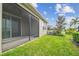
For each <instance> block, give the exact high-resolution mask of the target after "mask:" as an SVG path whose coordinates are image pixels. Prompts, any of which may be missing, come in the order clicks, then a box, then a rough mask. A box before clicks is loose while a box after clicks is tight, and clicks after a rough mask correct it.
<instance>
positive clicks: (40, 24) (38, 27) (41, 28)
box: [0, 4, 47, 52]
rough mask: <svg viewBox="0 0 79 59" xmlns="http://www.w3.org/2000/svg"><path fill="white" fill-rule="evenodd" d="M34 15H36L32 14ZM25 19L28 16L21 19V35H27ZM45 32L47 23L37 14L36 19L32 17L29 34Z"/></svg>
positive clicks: (0, 49) (0, 6)
mask: <svg viewBox="0 0 79 59" xmlns="http://www.w3.org/2000/svg"><path fill="white" fill-rule="evenodd" d="M29 13H30V12H29ZM30 14H31V13H30ZM24 15H25V14H24ZM24 15H23V16H24ZM31 15H32V14H31ZM33 16H34V15H33ZM34 17H36V16H34ZM27 20H29V16H28V18H27V17H26V18H23V19H22V20H21V36H26V35H27V36H28V35H29V21H27ZM33 20H34V21H33ZM45 34H47V23H46V22H44V21H43V20H42V19H41V18H40V17H38V16H37V19H35V18H34V19H33V18H32V19H31V35H34V36H39V37H40V36H42V35H45ZM0 51H1V52H2V4H0Z"/></svg>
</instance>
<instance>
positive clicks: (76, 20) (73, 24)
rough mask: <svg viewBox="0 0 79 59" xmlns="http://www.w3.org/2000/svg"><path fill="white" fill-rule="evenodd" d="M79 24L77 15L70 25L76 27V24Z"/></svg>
mask: <svg viewBox="0 0 79 59" xmlns="http://www.w3.org/2000/svg"><path fill="white" fill-rule="evenodd" d="M77 24H79V20H78V17H76V18H75V19H72V20H71V22H70V27H71V26H74V28H76V25H77Z"/></svg>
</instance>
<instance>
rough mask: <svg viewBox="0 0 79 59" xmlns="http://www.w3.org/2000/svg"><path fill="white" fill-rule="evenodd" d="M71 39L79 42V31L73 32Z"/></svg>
mask: <svg viewBox="0 0 79 59" xmlns="http://www.w3.org/2000/svg"><path fill="white" fill-rule="evenodd" d="M73 39H74V40H75V41H76V42H79V32H75V33H73Z"/></svg>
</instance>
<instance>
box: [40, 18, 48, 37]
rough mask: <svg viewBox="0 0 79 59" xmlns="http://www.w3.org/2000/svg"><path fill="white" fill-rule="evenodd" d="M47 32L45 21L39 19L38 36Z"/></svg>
mask: <svg viewBox="0 0 79 59" xmlns="http://www.w3.org/2000/svg"><path fill="white" fill-rule="evenodd" d="M43 27H46V29H43ZM45 34H47V23H45V22H44V21H42V20H41V19H39V36H42V35H45Z"/></svg>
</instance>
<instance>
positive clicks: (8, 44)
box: [2, 37, 34, 51]
mask: <svg viewBox="0 0 79 59" xmlns="http://www.w3.org/2000/svg"><path fill="white" fill-rule="evenodd" d="M18 38H20V39H18V40H14V41H11V40H10V41H8V42H6V43H3V44H2V50H3V51H6V50H8V49H11V48H14V47H17V46H19V45H21V44H23V43H25V42H27V41H29V37H18ZM15 39H16V38H15ZM33 39H34V37H31V40H33Z"/></svg>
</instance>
